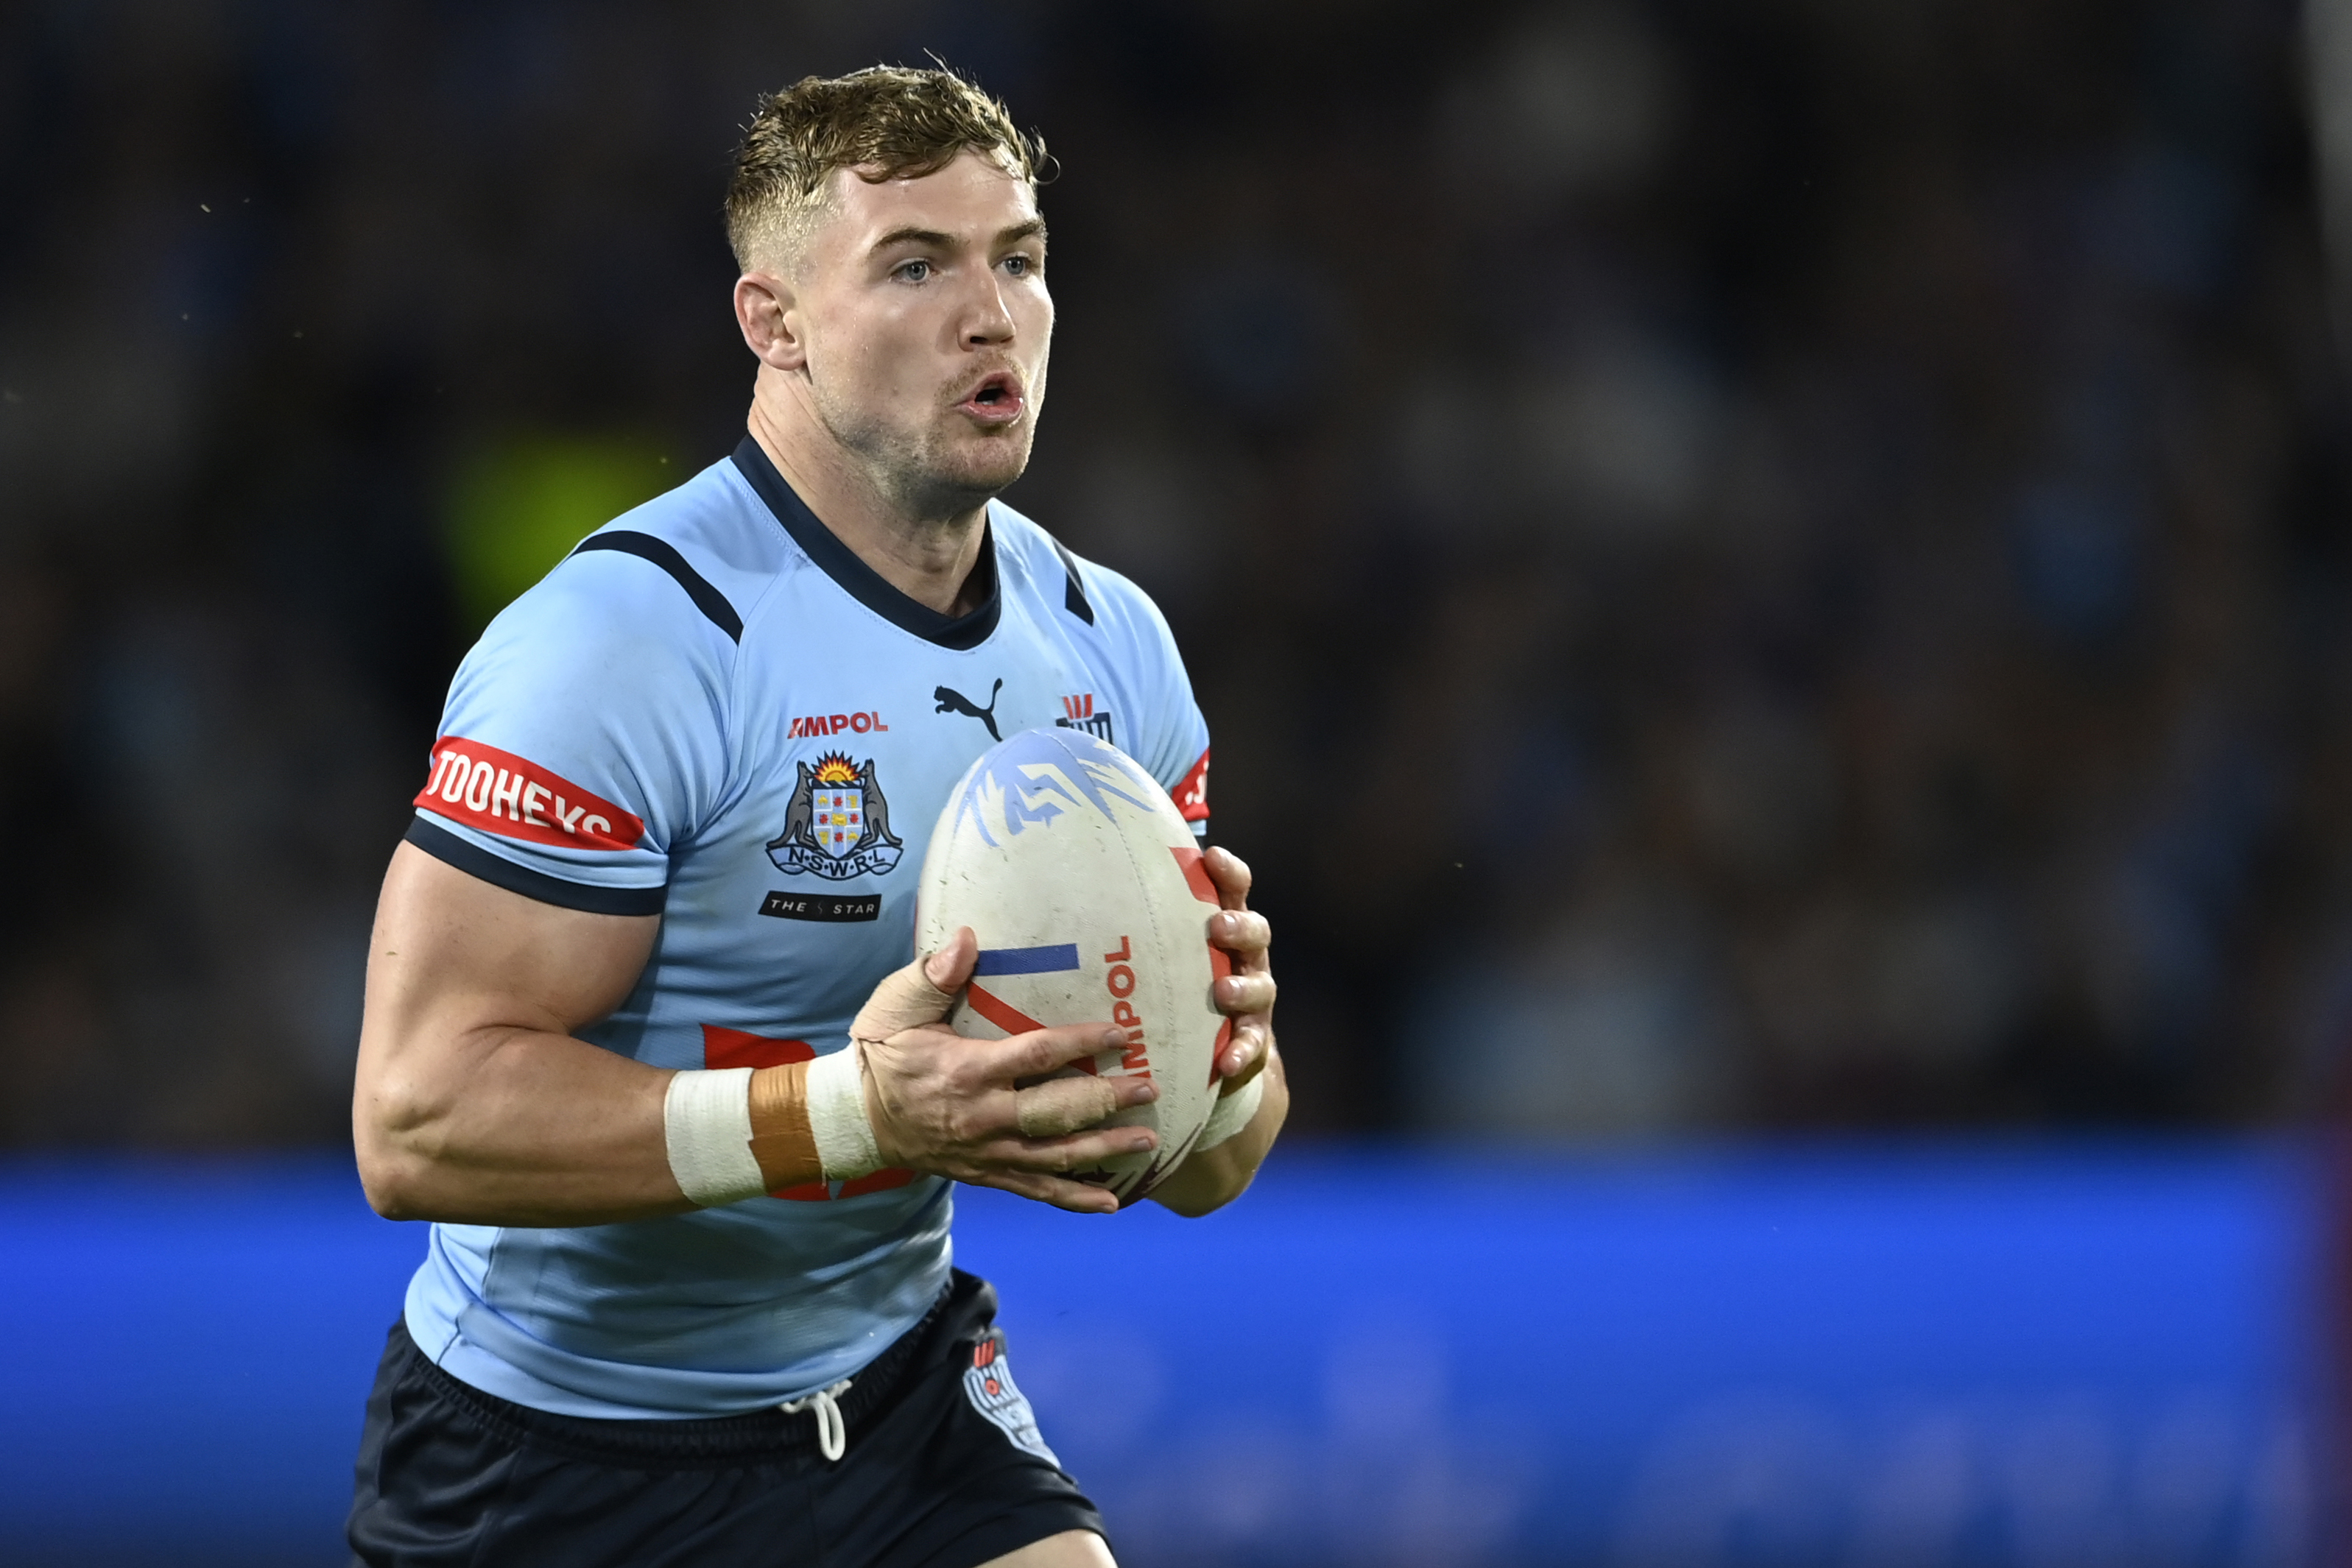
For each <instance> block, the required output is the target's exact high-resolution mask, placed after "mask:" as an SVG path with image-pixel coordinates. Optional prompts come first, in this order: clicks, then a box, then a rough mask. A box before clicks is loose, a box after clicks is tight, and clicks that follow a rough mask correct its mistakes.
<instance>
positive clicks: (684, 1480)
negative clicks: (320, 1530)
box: [349, 1270, 1105, 1568]
mask: <svg viewBox="0 0 2352 1568" xmlns="http://www.w3.org/2000/svg"><path fill="white" fill-rule="evenodd" d="M995 1320H996V1291H995V1290H994V1289H993V1288H992V1287H991V1286H990V1285H989V1283H988V1282H987V1281H984V1280H981V1279H979V1278H976V1277H975V1276H973V1275H971V1274H967V1273H964V1272H963V1271H962V1270H956V1271H955V1273H954V1274H953V1276H952V1279H951V1281H950V1284H949V1287H948V1290H947V1292H946V1293H945V1294H944V1295H942V1296H941V1297H940V1301H939V1304H938V1305H937V1306H935V1307H933V1308H932V1309H931V1312H930V1315H929V1317H927V1318H925V1319H924V1320H923V1321H922V1322H920V1323H919V1324H917V1325H916V1326H915V1327H914V1328H912V1329H910V1330H908V1332H907V1333H906V1334H905V1335H904V1336H903V1337H901V1338H900V1339H899V1340H898V1342H897V1343H894V1344H893V1345H891V1347H890V1348H889V1349H888V1350H886V1351H884V1352H883V1353H882V1354H881V1355H880V1356H879V1357H878V1358H877V1360H876V1361H875V1362H874V1364H872V1365H870V1366H868V1367H867V1368H866V1370H865V1371H864V1372H863V1373H860V1374H859V1375H858V1376H857V1378H856V1381H855V1382H854V1383H853V1384H852V1385H851V1386H850V1388H849V1389H848V1391H847V1392H846V1393H845V1394H843V1395H842V1396H841V1399H840V1409H841V1415H842V1416H843V1419H844V1422H845V1425H846V1427H847V1429H848V1447H847V1450H846V1451H845V1453H844V1454H843V1455H842V1457H841V1458H840V1459H839V1460H837V1461H830V1460H827V1459H826V1458H824V1455H823V1454H822V1453H821V1452H820V1451H819V1448H818V1444H817V1426H816V1421H817V1417H816V1416H815V1415H814V1413H813V1412H801V1413H798V1414H794V1415H790V1416H787V1415H784V1414H782V1412H780V1411H762V1412H760V1413H759V1414H756V1415H751V1416H726V1417H722V1418H718V1419H712V1420H691V1421H598V1420H590V1419H585V1418H583V1417H580V1416H554V1415H550V1414H548V1413H547V1412H545V1411H543V1410H533V1409H530V1408H529V1407H527V1406H520V1405H516V1404H512V1403H509V1401H507V1400H504V1399H499V1398H497V1397H494V1396H491V1395H488V1394H485V1393H483V1392H482V1391H481V1390H480V1389H478V1388H475V1387H473V1386H472V1385H468V1384H465V1383H461V1382H459V1381H458V1380H457V1378H455V1377H452V1376H450V1375H448V1374H447V1373H446V1372H444V1371H442V1370H441V1369H440V1368H439V1367H437V1366H435V1365H434V1364H432V1363H431V1362H430V1361H427V1360H426V1359H425V1354H424V1353H423V1352H422V1351H420V1350H418V1349H417V1348H416V1343H415V1341H414V1340H412V1339H410V1338H409V1337H408V1331H407V1329H406V1327H405V1326H404V1325H400V1324H395V1325H394V1328H393V1331H392V1333H391V1336H390V1338H389V1341H388V1342H387V1343H386V1344H385V1346H384V1352H383V1364H382V1365H381V1366H379V1367H378V1369H377V1371H376V1379H375V1388H374V1391H373V1393H371V1394H370V1395H369V1396H368V1404H367V1427H366V1429H365V1431H364V1432H363V1433H362V1436H361V1438H360V1458H359V1478H358V1484H357V1487H356V1490H355V1495H354V1497H353V1499H352V1517H351V1523H350V1528H349V1535H350V1539H351V1544H352V1553H353V1557H352V1561H353V1563H366V1564H372V1565H374V1568H428V1565H429V1568H445V1565H446V1568H459V1565H461V1564H463V1565H470V1568H533V1565H539V1564H544V1565H545V1568H594V1565H596V1564H612V1565H613V1568H622V1565H624V1564H625V1565H626V1568H656V1565H662V1564H668V1565H675V1568H688V1565H692V1568H739V1565H740V1568H754V1565H758V1568H783V1565H785V1564H793V1565H799V1564H808V1565H810V1568H817V1565H820V1564H821V1565H823V1568H868V1565H871V1568H973V1565H974V1564H977V1563H985V1562H987V1561H988V1560H989V1559H990V1558H992V1557H999V1556H1002V1555H1003V1554H1004V1553H1005V1552H1013V1551H1016V1550H1018V1549H1019V1548H1021V1547H1023V1546H1026V1545H1028V1544H1029V1543H1030V1542H1034V1541H1043V1540H1045V1538H1046V1537H1048V1536H1052V1535H1058V1534H1060V1533H1061V1532H1062V1531H1068V1530H1090V1531H1094V1532H1096V1533H1097V1534H1098V1535H1099V1534H1103V1533H1105V1532H1104V1531H1103V1522H1102V1516H1101V1515H1100V1514H1099V1513H1097V1511H1096V1510H1095V1506H1094V1504H1093V1503H1091V1502H1089V1501H1087V1498H1086V1496H1085V1494H1084V1493H1082V1492H1080V1491H1079V1490H1078V1488H1077V1483H1076V1482H1075V1481H1073V1480H1071V1479H1070V1478H1069V1477H1068V1476H1066V1475H1065V1474H1063V1473H1062V1470H1061V1468H1060V1466H1059V1465H1058V1464H1056V1463H1055V1460H1054V1458H1053V1457H1052V1453H1051V1451H1050V1450H1049V1449H1047V1448H1045V1444H1044V1443H1043V1441H1041V1440H1040V1439H1039V1438H1038V1437H1037V1428H1036V1426H1035V1423H1034V1419H1033V1418H1032V1417H1031V1415H1030V1411H1029V1405H1028V1401H1027V1400H1025V1399H1024V1398H1023V1397H1022V1396H1021V1392H1020V1390H1019V1388H1018V1387H1017V1386H1015V1385H1014V1384H1013V1378H1012V1373H1011V1371H1010V1369H1009V1368H1008V1367H1007V1366H1006V1364H1005V1360H1004V1340H1003V1334H1002V1333H1000V1332H999V1331H998V1330H997V1328H996V1327H995Z"/></svg>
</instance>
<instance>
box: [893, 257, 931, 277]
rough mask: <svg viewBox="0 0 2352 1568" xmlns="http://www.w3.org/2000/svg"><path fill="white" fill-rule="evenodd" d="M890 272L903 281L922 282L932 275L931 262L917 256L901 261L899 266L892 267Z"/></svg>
mask: <svg viewBox="0 0 2352 1568" xmlns="http://www.w3.org/2000/svg"><path fill="white" fill-rule="evenodd" d="M890 272H891V276H892V277H896V278H898V280H899V281H900V282H902V283H920V282H922V281H923V280H924V279H925V278H927V277H930V275H931V264H930V263H929V262H928V261H925V260H924V259H923V258H922V257H920V256H917V257H916V258H915V259H914V260H912V261H902V262H900V263H899V264H898V266H897V267H892V268H891V269H890Z"/></svg>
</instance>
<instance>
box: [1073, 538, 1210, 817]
mask: <svg viewBox="0 0 2352 1568" xmlns="http://www.w3.org/2000/svg"><path fill="white" fill-rule="evenodd" d="M1087 577H1088V579H1089V581H1090V586H1091V587H1093V588H1094V589H1095V590H1096V591H1097V593H1098V594H1099V597H1100V598H1101V600H1102V605H1101V612H1102V616H1103V621H1104V630H1105V632H1108V634H1110V635H1111V636H1112V637H1113V638H1115V639H1116V640H1117V643H1118V646H1119V647H1120V649H1121V651H1122V653H1124V655H1125V659H1126V662H1127V663H1128V664H1129V668H1128V670H1127V671H1126V672H1125V673H1126V674H1127V678H1128V682H1129V687H1130V689H1132V690H1133V691H1134V692H1135V694H1136V695H1137V697H1138V698H1139V702H1138V703H1137V705H1136V707H1137V711H1136V713H1135V716H1134V717H1133V719H1132V720H1131V721H1130V722H1131V724H1132V729H1131V732H1130V735H1129V745H1128V747H1127V751H1128V755H1129V756H1130V757H1132V758H1135V759H1136V760H1137V761H1138V762H1140V763H1142V764H1143V766H1144V768H1146V769H1147V770H1148V771H1149V772H1150V774H1151V776H1152V777H1153V778H1154V779H1158V780H1159V781H1160V788H1162V789H1166V790H1167V791H1168V794H1169V797H1170V798H1171V800H1174V801H1175V802H1176V809H1177V810H1179V811H1181V812H1182V813H1183V814H1184V820H1185V821H1188V822H1190V823H1192V831H1193V832H1194V833H1196V834H1202V835H1205V834H1206V833H1207V832H1208V831H1209V721H1208V720H1207V719H1205V718H1203V717H1202V715H1201V705H1200V704H1199V703H1198V702H1197V701H1195V700H1194V699H1193V696H1192V677H1191V676H1190V675H1188V674H1185V671H1184V659H1183V655H1181V653H1178V652H1177V651H1176V637H1175V633H1173V632H1171V631H1169V629H1168V622H1167V619H1166V618H1165V617H1164V616H1162V615H1161V614H1160V607H1159V606H1158V605H1156V604H1154V603H1152V602H1151V600H1150V596H1149V595H1148V594H1146V593H1145V592H1144V591H1142V590H1141V589H1139V588H1138V587H1136V586H1135V584H1134V583H1132V582H1130V581H1129V580H1127V579H1126V578H1124V577H1121V576H1120V575H1119V574H1118V573H1117V572H1115V571H1111V570H1108V569H1106V568H1104V567H1100V566H1097V565H1095V564H1094V563H1093V562H1091V561H1089V562H1087Z"/></svg>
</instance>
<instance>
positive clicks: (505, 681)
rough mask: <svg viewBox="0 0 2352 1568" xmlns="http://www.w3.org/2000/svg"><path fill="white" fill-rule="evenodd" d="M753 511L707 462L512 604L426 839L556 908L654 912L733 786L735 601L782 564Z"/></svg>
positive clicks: (442, 754)
mask: <svg viewBox="0 0 2352 1568" xmlns="http://www.w3.org/2000/svg"><path fill="white" fill-rule="evenodd" d="M741 510H742V508H741V506H740V499H739V498H738V497H731V496H730V495H729V494H728V493H727V490H726V486H725V485H724V483H723V476H719V475H715V474H714V473H712V472H709V471H706V472H705V473H704V474H702V475H699V476H697V477H696V478H695V479H693V480H690V481H688V483H687V484H686V485H684V486H679V487H678V488H677V490H673V491H670V492H669V493H668V494H667V495H665V496H661V497H656V498H655V499H654V500H652V501H649V502H647V503H646V505H645V506H643V507H638V508H636V509H635V510H634V511H632V512H629V513H627V514H625V515H624V516H623V517H618V518H616V519H614V522H613V523H611V524H610V525H608V526H607V527H605V528H600V529H598V530H597V531H596V532H595V533H594V534H592V535H590V536H589V538H587V539H586V540H583V543H582V547H581V548H580V549H575V550H574V551H573V553H572V555H570V556H569V557H567V558H566V559H564V560H562V562H561V563H559V564H558V565H557V566H556V567H555V568H554V570H551V571H550V572H549V573H548V574H547V576H546V577H544V578H542V579H541V580H540V581H539V582H538V583H537V584H535V585H534V586H533V587H532V588H530V590H529V591H527V592H525V593H524V594H523V595H522V596H521V597H520V598H519V599H517V600H516V601H514V602H513V603H512V604H510V605H509V606H508V607H507V608H506V609H505V610H503V611H501V612H499V615H498V616H497V618H496V619H494V620H493V621H492V622H490V625H489V627H488V630H486V631H485V632H483V633H482V637H481V640H480V641H479V642H478V643H476V644H475V645H474V648H473V650H472V651H471V652H470V653H467V655H466V658H465V660H464V662H463V663H462V664H460V665H459V666H458V670H457V677H456V679H455V680H454V681H453V682H452V683H451V685H450V690H449V700H448V705H447V706H446V709H445V711H444V716H443V720H442V725H441V737H440V739H439V741H438V742H436V747H435V749H434V754H433V758H432V763H431V773H430V775H429V777H428V779H427V784H426V788H425V790H424V791H423V792H421V793H420V794H419V795H418V797H417V800H416V806H417V809H418V811H419V813H420V817H419V821H420V824H421V826H420V828H419V829H418V830H416V831H413V832H412V834H411V839H412V841H414V842H415V843H417V844H418V845H419V847H420V848H423V849H425V850H426V851H427V852H431V853H434V854H436V855H439V856H440V858H442V859H444V860H446V861H448V862H451V863H452V864H455V865H457V867H458V868H459V869H460V870H464V871H467V872H469V873H473V874H476V875H478V876H482V877H484V878H485V880H488V881H491V882H495V883H499V884H500V885H505V886H509V887H510V888H512V889H513V890H514V891H518V892H522V893H526V894H530V895H531V896H535V897H540V898H542V899H543V901H545V902H549V903H556V904H567V905H569V906H571V907H576V908H584V909H592V910H594V911H596V912H598V913H612V914H633V913H650V912H651V911H652V910H654V909H658V907H659V894H660V889H661V887H662V886H663V884H664V883H665V882H666V880H667V858H668V856H669V854H670V853H671V852H672V851H673V850H675V849H676V848H677V847H678V846H679V845H681V844H683V843H685V842H686V841H688V840H690V839H691V838H692V837H693V835H694V833H695V831H696V829H697V828H698V826H699V825H700V824H701V822H702V821H704V820H705V819H706V818H707V817H708V816H709V812H710V810H711V808H712V806H713V804H714V802H716V801H717V800H719V798H720V796H721V795H722V793H723V791H724V788H725V784H726V779H727V776H728V772H729V767H730V760H729V759H730V713H731V709H732V704H733V698H734V689H735V679H736V663H737V661H736V651H737V643H736V638H737V637H738V636H740V630H741V626H740V611H738V610H737V609H736V608H735V607H736V605H737V604H738V603H739V602H740V601H742V600H744V599H746V598H750V599H756V598H757V597H758V595H759V594H760V593H761V591H764V588H765V586H766V582H767V580H768V579H770V578H772V574H773V570H774V567H773V564H772V562H773V557H774V555H775V553H776V552H775V548H774V546H773V544H772V542H769V543H768V544H767V547H766V553H767V554H768V556H769V561H768V563H767V566H766V571H765V572H764V573H762V572H761V565H762V562H761V554H762V549H761V547H762V543H763V541H761V539H760V538H758V536H757V531H756V529H755V528H751V527H750V526H749V519H747V518H745V517H742V516H741V515H740V514H741ZM600 541H601V542H600ZM730 622H731V623H732V629H731V630H730ZM501 789H503V790H504V793H503V794H502V793H500V790H501ZM557 800H562V802H564V803H563V805H562V806H561V807H557V806H555V804H554V802H555V801H557ZM600 821H601V822H603V823H604V824H605V826H604V829H603V830H601V831H593V824H594V823H597V822H600ZM512 868H520V869H519V870H517V869H512ZM583 889H584V890H585V891H583ZM616 890H619V891H616Z"/></svg>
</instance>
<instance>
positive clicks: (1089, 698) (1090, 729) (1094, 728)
mask: <svg viewBox="0 0 2352 1568" xmlns="http://www.w3.org/2000/svg"><path fill="white" fill-rule="evenodd" d="M1054 723H1055V725H1056V726H1058V727H1061V728H1063V729H1083V730H1085V731H1086V732H1087V734H1088V735H1091V736H1093V737H1095V738H1096V739H1097V740H1099V741H1102V742H1104V743H1105V744H1107V745H1110V746H1117V745H1118V736H1116V735H1114V734H1112V733H1111V726H1110V709H1108V708H1099V709H1098V708H1097V707H1096V706H1095V694H1094V693H1092V692H1084V693H1081V694H1080V695H1077V696H1074V697H1064V698H1063V699H1062V716H1061V717H1059V718H1057V719H1055V721H1054Z"/></svg>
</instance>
